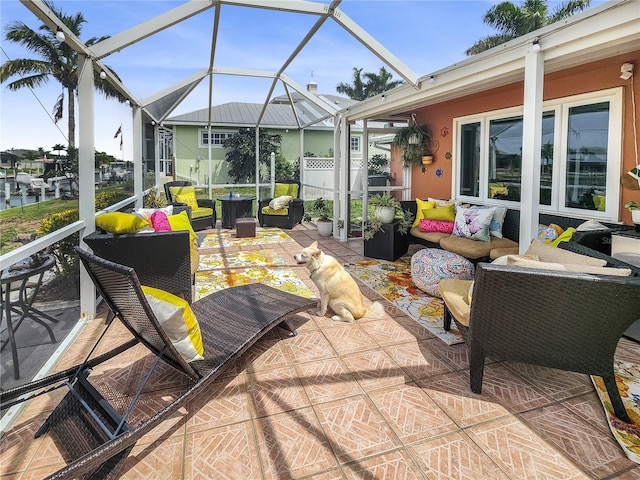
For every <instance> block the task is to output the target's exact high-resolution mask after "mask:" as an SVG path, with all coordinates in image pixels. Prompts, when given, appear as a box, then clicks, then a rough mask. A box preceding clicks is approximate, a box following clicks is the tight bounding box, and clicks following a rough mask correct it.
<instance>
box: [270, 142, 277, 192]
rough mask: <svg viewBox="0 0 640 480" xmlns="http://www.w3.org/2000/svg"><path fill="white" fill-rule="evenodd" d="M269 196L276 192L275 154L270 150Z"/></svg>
mask: <svg viewBox="0 0 640 480" xmlns="http://www.w3.org/2000/svg"><path fill="white" fill-rule="evenodd" d="M270 159H271V173H270V176H271V198H273V197H274V196H275V194H276V154H275V153H273V152H271V155H270Z"/></svg>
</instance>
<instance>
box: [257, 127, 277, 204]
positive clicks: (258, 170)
mask: <svg viewBox="0 0 640 480" xmlns="http://www.w3.org/2000/svg"><path fill="white" fill-rule="evenodd" d="M255 168H256V198H260V127H256V160H255ZM271 184H272V185H273V178H271Z"/></svg>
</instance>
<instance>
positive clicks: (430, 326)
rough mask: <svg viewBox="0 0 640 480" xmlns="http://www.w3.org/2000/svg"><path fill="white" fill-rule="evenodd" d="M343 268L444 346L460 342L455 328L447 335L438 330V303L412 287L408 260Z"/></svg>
mask: <svg viewBox="0 0 640 480" xmlns="http://www.w3.org/2000/svg"><path fill="white" fill-rule="evenodd" d="M345 268H346V269H347V271H349V272H351V273H352V274H353V275H355V276H356V278H358V279H359V280H360V281H361V282H363V283H364V284H365V285H367V286H368V287H371V288H372V289H373V290H375V291H376V292H378V293H379V294H380V295H382V296H383V297H384V298H386V299H387V300H389V301H390V302H391V303H393V304H394V305H395V306H396V307H398V308H399V309H400V310H402V311H403V312H405V313H406V314H407V315H409V316H410V317H411V318H413V319H414V320H415V321H416V322H418V323H419V324H420V325H422V326H423V327H425V328H426V329H427V330H429V331H430V332H431V333H433V334H434V335H435V336H437V337H438V338H439V339H440V340H442V341H443V342H445V343H446V344H448V345H453V344H455V343H461V342H463V341H464V340H463V339H462V336H461V335H460V333H459V332H458V330H457V329H456V328H455V324H453V323H452V325H451V330H450V331H449V332H447V331H445V330H444V329H443V328H442V321H443V316H444V307H443V303H442V300H440V299H439V298H436V297H431V296H429V295H427V294H426V293H425V292H423V291H422V290H420V289H419V288H418V287H416V286H415V285H414V284H413V281H412V280H411V258H410V257H402V258H400V259H398V260H396V261H395V262H389V261H386V260H367V261H364V262H354V263H347V264H345Z"/></svg>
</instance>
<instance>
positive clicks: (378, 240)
mask: <svg viewBox="0 0 640 480" xmlns="http://www.w3.org/2000/svg"><path fill="white" fill-rule="evenodd" d="M399 226H400V222H399V221H397V220H396V221H395V222H393V223H385V224H383V225H382V230H378V231H377V232H376V233H374V234H373V238H371V240H365V241H364V256H365V257H369V258H377V259H380V260H389V261H392V262H393V261H395V260H397V259H398V258H400V257H401V256H403V255H404V254H405V253H407V250H408V249H409V233H408V232H407V233H405V234H401V233H400V232H399V231H398V228H399Z"/></svg>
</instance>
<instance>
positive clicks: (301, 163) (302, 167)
mask: <svg viewBox="0 0 640 480" xmlns="http://www.w3.org/2000/svg"><path fill="white" fill-rule="evenodd" d="M298 132H299V135H298V138H299V141H300V145H299V151H300V188H301V189H302V190H301V191H300V192H299V194H300V198H301V199H303V200H304V180H305V175H304V168H305V161H304V128H300V129H298Z"/></svg>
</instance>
